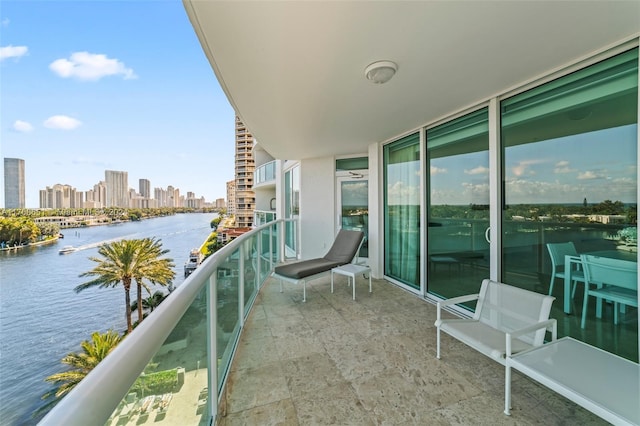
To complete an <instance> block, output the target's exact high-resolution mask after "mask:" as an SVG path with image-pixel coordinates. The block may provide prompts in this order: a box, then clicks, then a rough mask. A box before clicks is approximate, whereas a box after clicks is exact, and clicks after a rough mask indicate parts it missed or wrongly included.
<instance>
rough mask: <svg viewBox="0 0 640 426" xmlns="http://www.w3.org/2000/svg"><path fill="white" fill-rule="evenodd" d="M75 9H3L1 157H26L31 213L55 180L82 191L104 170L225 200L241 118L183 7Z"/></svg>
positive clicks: (49, 5) (41, 5)
mask: <svg viewBox="0 0 640 426" xmlns="http://www.w3.org/2000/svg"><path fill="white" fill-rule="evenodd" d="M68 6H69V7H64V2H61V1H55V2H36V1H32V2H3V5H2V10H1V11H0V35H1V38H2V42H1V44H0V70H1V72H0V84H1V85H2V97H1V98H0V109H1V110H2V116H1V117H0V140H1V141H2V146H1V147H0V151H1V152H0V156H2V157H6V158H21V159H24V160H25V162H26V180H25V185H26V207H27V208H36V207H38V204H39V199H38V194H39V190H40V189H42V188H45V187H46V186H49V185H51V184H52V183H55V182H60V183H61V184H67V185H71V186H74V187H76V188H81V189H82V190H83V191H86V190H87V189H88V188H89V187H90V184H89V182H96V181H99V180H101V179H102V178H101V177H100V176H102V175H103V173H104V170H107V169H109V170H128V171H130V175H129V178H130V180H131V182H136V183H137V182H138V179H141V178H144V179H149V180H150V181H151V182H152V184H153V185H154V186H156V187H159V188H166V187H168V186H174V187H177V188H183V191H185V192H186V191H187V190H188V191H190V192H195V193H196V194H199V195H201V196H204V197H205V199H207V200H211V201H213V200H216V199H217V198H225V194H226V182H227V181H228V180H230V179H233V177H234V168H233V167H234V122H235V112H234V111H233V108H232V107H231V105H230V104H229V102H228V100H227V98H226V96H225V95H224V93H223V92H222V90H221V89H220V87H219V84H218V82H217V81H216V78H215V76H214V74H213V71H212V70H211V66H210V64H209V63H208V61H207V59H206V57H205V55H204V53H203V52H202V49H201V46H200V44H199V43H198V40H197V37H196V35H195V34H194V32H193V27H192V26H191V25H190V23H189V20H188V17H187V15H186V12H185V11H184V7H183V5H182V3H181V2H165V1H158V2H151V3H147V2H142V3H141V2H74V3H73V4H71V3H69V5H68ZM167 29H170V31H168V30H167ZM0 176H1V177H2V179H3V182H2V185H4V174H0ZM134 187H135V185H134ZM0 196H1V197H2V199H1V200H0V201H1V203H0V205H4V204H5V200H4V193H3V192H0Z"/></svg>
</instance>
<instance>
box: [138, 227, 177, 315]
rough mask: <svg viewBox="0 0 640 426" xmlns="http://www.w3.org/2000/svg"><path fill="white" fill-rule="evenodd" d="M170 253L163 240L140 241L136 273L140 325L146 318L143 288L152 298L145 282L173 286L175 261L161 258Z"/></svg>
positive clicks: (146, 239) (149, 239)
mask: <svg viewBox="0 0 640 426" xmlns="http://www.w3.org/2000/svg"><path fill="white" fill-rule="evenodd" d="M168 252H169V250H163V249H162V243H161V240H156V239H155V238H145V239H143V240H140V247H139V248H138V259H137V264H138V266H137V268H136V270H135V272H134V278H135V281H136V286H137V291H138V297H137V308H138V323H140V322H141V321H142V320H143V318H144V312H143V309H142V308H143V307H144V306H143V302H142V288H143V287H144V288H145V289H146V290H147V293H148V294H149V295H150V296H151V290H150V289H149V287H148V286H147V285H146V284H145V283H144V280H145V279H147V280H148V281H151V282H152V283H153V284H158V285H161V286H163V287H165V286H168V285H169V284H171V282H172V281H173V278H175V275H176V274H175V272H174V271H173V269H171V268H173V267H174V266H175V264H174V263H173V259H169V258H161V256H163V255H165V254H167V253H168ZM158 303H159V302H158ZM151 310H153V309H151Z"/></svg>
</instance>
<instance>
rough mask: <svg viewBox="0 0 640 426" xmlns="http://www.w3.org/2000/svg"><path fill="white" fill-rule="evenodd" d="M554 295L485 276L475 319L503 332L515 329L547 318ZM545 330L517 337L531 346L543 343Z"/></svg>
mask: <svg viewBox="0 0 640 426" xmlns="http://www.w3.org/2000/svg"><path fill="white" fill-rule="evenodd" d="M554 300H555V297H553V296H547V295H545V294H540V293H535V292H533V291H529V290H525V289H522V288H518V287H514V286H512V285H507V284H503V283H499V282H496V281H491V280H489V279H485V280H484V281H482V287H480V296H479V298H478V303H477V304H476V312H475V315H474V319H476V320H479V321H480V322H482V323H485V324H487V325H488V326H490V327H493V328H495V329H497V330H500V331H502V332H510V331H513V330H517V329H520V328H523V327H526V326H529V325H532V324H535V323H538V322H540V321H545V320H547V319H549V313H550V312H551V304H552V303H553V301H554ZM544 336H545V330H544V329H543V330H538V331H535V332H532V333H530V334H525V335H523V336H521V337H519V339H520V340H522V341H524V342H526V343H529V344H530V345H534V346H540V345H542V344H543V343H544Z"/></svg>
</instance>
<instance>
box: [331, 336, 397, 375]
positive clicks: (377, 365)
mask: <svg viewBox="0 0 640 426" xmlns="http://www.w3.org/2000/svg"><path fill="white" fill-rule="evenodd" d="M327 353H328V354H329V356H330V357H331V359H333V361H334V362H335V364H336V368H337V369H338V371H339V372H340V374H341V375H342V376H343V377H344V378H345V379H347V380H354V379H359V378H367V377H371V376H374V375H376V374H378V373H380V372H382V371H383V370H384V369H385V365H384V363H383V362H382V360H381V359H380V358H379V357H378V355H377V353H376V349H375V345H374V344H373V343H370V342H365V343H363V344H345V345H342V346H329V347H327Z"/></svg>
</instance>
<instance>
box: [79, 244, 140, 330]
mask: <svg viewBox="0 0 640 426" xmlns="http://www.w3.org/2000/svg"><path fill="white" fill-rule="evenodd" d="M139 246H140V240H121V241H114V242H111V243H108V244H103V245H102V246H100V248H99V249H98V254H99V255H100V256H102V257H90V258H89V260H92V261H94V262H96V263H98V265H97V266H96V267H95V268H93V269H92V270H91V271H89V272H85V273H83V274H80V276H81V277H86V276H95V277H96V278H95V279H93V280H91V281H88V282H86V283H84V284H80V285H79V286H77V287H76V288H74V291H75V292H76V293H80V292H81V291H83V290H86V289H88V288H91V287H94V286H99V287H100V288H105V287H115V286H117V285H118V284H120V283H122V287H123V288H124V295H125V307H126V308H125V309H126V311H125V312H126V314H125V315H126V319H127V333H131V330H132V329H133V327H132V325H131V297H130V290H131V281H132V280H133V277H134V275H135V273H136V270H137V268H138V263H137V258H138V256H137V254H138V247H139Z"/></svg>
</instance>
